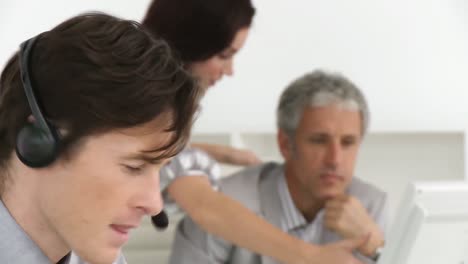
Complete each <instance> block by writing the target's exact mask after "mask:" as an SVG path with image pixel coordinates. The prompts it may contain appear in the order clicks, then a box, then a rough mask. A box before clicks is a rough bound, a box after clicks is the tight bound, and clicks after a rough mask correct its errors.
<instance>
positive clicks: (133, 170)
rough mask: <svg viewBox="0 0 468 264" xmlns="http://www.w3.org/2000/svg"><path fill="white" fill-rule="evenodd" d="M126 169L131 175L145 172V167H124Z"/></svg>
mask: <svg viewBox="0 0 468 264" xmlns="http://www.w3.org/2000/svg"><path fill="white" fill-rule="evenodd" d="M124 168H125V170H126V171H127V172H128V173H130V174H139V173H141V172H142V171H143V166H129V165H124Z"/></svg>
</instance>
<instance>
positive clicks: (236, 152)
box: [191, 143, 261, 166]
mask: <svg viewBox="0 0 468 264" xmlns="http://www.w3.org/2000/svg"><path fill="white" fill-rule="evenodd" d="M191 146H192V147H195V148H199V149H202V150H203V151H205V152H206V153H208V154H209V155H210V156H211V157H213V158H214V159H215V160H216V161H218V162H221V163H226V164H232V165H241V166H250V165H256V164H260V163H261V160H260V159H259V158H258V157H257V155H255V153H253V152H252V151H250V150H246V149H238V148H234V147H230V146H225V145H218V144H208V143H192V144H191Z"/></svg>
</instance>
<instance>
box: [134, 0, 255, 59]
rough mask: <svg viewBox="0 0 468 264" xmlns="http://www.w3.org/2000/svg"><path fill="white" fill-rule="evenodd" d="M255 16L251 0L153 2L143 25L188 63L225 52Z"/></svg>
mask: <svg viewBox="0 0 468 264" xmlns="http://www.w3.org/2000/svg"><path fill="white" fill-rule="evenodd" d="M254 14H255V9H254V7H253V6H252V3H251V1H250V0H153V2H152V3H151V5H150V7H149V9H148V11H147V13H146V16H145V18H144V19H143V23H142V24H143V25H144V26H145V27H146V28H148V30H149V31H151V32H152V33H154V34H156V35H159V36H161V37H162V38H164V39H165V40H166V41H168V42H169V44H170V45H172V46H173V47H174V48H175V49H176V50H177V51H178V52H179V53H180V56H181V58H182V60H183V61H184V62H185V63H190V62H195V61H202V60H206V59H208V58H210V57H212V56H213V55H215V54H217V53H219V52H221V51H223V50H224V49H226V48H227V47H228V46H229V44H230V43H231V42H232V40H233V39H234V37H235V35H236V33H237V31H238V30H240V29H242V28H245V27H248V26H250V24H251V23H252V18H253V16H254Z"/></svg>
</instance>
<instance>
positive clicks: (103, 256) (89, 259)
mask: <svg viewBox="0 0 468 264" xmlns="http://www.w3.org/2000/svg"><path fill="white" fill-rule="evenodd" d="M120 251H121V249H120V248H105V249H101V250H100V251H99V252H97V253H96V252H94V253H93V252H87V254H86V253H85V254H86V255H84V256H80V258H81V259H82V260H84V261H85V262H86V263H93V264H110V263H113V262H115V260H116V259H117V258H118V257H119V254H120Z"/></svg>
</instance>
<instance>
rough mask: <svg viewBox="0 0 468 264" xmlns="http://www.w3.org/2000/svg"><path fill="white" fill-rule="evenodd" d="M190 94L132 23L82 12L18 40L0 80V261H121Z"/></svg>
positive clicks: (181, 75) (182, 127)
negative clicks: (35, 34)
mask: <svg viewBox="0 0 468 264" xmlns="http://www.w3.org/2000/svg"><path fill="white" fill-rule="evenodd" d="M199 93H200V91H199V89H198V87H196V86H195V85H194V83H193V81H192V79H191V78H190V76H189V75H188V74H187V73H186V72H185V71H184V70H183V69H182V68H181V65H180V63H179V61H178V60H177V59H175V58H174V57H173V55H172V52H171V50H170V48H169V47H168V45H167V44H166V43H165V42H164V41H162V40H160V39H156V38H154V37H152V36H150V34H148V33H147V32H145V31H144V30H143V29H142V28H141V27H140V26H139V25H137V24H136V23H135V22H132V21H125V20H121V19H117V18H115V17H111V16H108V15H105V14H85V15H80V16H77V17H74V18H71V19H69V20H67V21H65V22H63V23H62V24H60V25H58V26H57V27H55V28H54V29H52V30H50V31H48V32H44V33H42V34H40V35H38V36H36V37H34V38H32V39H30V40H27V41H25V42H24V43H23V44H22V45H21V47H20V50H19V52H18V53H17V54H15V55H14V56H13V57H12V58H11V59H10V61H9V62H8V63H7V65H6V67H5V68H4V70H3V72H2V74H1V79H0V199H1V200H0V234H1V239H0V263H2V264H7V263H15V264H26V263H27V264H30V263H35V264H45V263H47V264H49V263H69V262H70V261H76V262H77V263H84V262H89V263H113V262H114V261H115V263H125V260H124V259H123V257H121V254H120V249H121V247H122V245H123V244H124V243H125V242H126V241H127V240H128V236H129V232H130V231H131V230H132V229H133V228H136V227H137V226H138V225H139V223H140V221H141V218H142V217H143V216H145V215H155V214H157V213H159V212H160V210H161V207H162V202H161V197H160V193H159V192H158V191H157V190H159V174H158V170H159V168H160V167H161V166H162V165H163V164H164V163H165V161H166V160H167V159H168V158H170V157H171V156H173V155H175V154H176V153H177V152H179V151H180V150H181V149H182V148H183V146H184V145H185V143H186V140H187V138H188V135H189V131H190V126H191V123H192V118H193V115H194V112H195V111H196V109H197V106H198V100H199ZM70 252H73V257H70V255H71V254H70ZM71 259H72V260H71Z"/></svg>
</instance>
